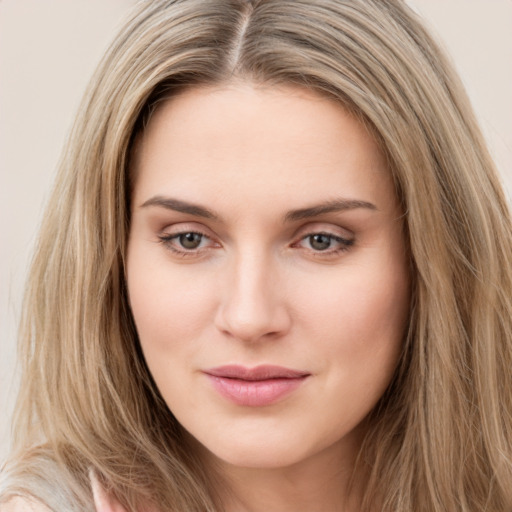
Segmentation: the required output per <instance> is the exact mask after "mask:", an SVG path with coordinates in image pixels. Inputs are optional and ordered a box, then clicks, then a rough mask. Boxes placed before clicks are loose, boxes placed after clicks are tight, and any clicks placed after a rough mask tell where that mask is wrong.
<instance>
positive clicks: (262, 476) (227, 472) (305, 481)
mask: <svg viewBox="0 0 512 512" xmlns="http://www.w3.org/2000/svg"><path fill="white" fill-rule="evenodd" d="M355 447H356V448H357V449H356V448H355ZM359 447H360V443H356V444H354V443H350V445H349V446H347V444H344V443H339V444H338V445H335V446H329V447H328V448H326V449H325V450H323V451H320V452H317V453H315V454H314V455H312V456H310V457H307V458H305V459H303V460H300V461H299V462H296V463H294V464H291V465H287V466H283V467H263V468H262V467H240V466H238V465H237V466H235V465H231V464H229V463H227V462H225V461H221V460H219V459H218V458H216V457H215V456H214V455H213V454H211V453H210V452H208V454H207V455H206V457H207V459H208V461H207V466H208V467H209V469H210V470H211V471H209V473H210V474H214V475H216V478H215V482H213V486H214V487H215V494H216V495H217V497H218V500H219V502H220V504H221V505H222V506H221V507H220V508H221V509H222V510H224V511H225V512H288V511H290V512H292V511H293V512H333V511H334V510H336V511H339V512H360V511H361V501H362V495H363V489H364V485H363V482H364V481H365V480H366V478H365V474H366V470H365V469H363V468H361V469H358V470H357V472H355V470H354V468H355V467H356V459H357V454H358V451H359ZM203 456H205V453H203ZM203 460H205V459H204V458H203Z"/></svg>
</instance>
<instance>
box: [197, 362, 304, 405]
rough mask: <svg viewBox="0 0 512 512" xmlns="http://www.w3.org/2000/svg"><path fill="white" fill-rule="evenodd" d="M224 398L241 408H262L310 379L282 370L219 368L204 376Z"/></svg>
mask: <svg viewBox="0 0 512 512" xmlns="http://www.w3.org/2000/svg"><path fill="white" fill-rule="evenodd" d="M204 373H205V374H206V375H207V376H208V378H209V379H210V382H211V383H212V385H213V387H214V388H215V389H216V391H218V392H219V393H220V394H221V395H222V396H224V397H225V398H227V399H228V400H231V401H232V402H234V403H235V404H237V405H245V406H250V407H262V406H265V405H270V404H273V403H275V402H277V401H279V400H280V399H282V398H284V397H285V396H287V395H289V394H290V393H292V392H293V391H294V390H295V389H297V388H298V387H299V386H300V385H301V384H302V383H303V382H304V381H305V380H306V378H307V377H308V376H309V375H310V374H309V373H307V372H302V371H298V370H292V369H290V368H284V367H282V366H272V365H262V366H257V367H255V368H245V367H244V366H238V365H227V366H219V367H217V368H211V369H209V370H206V371H205V372H204Z"/></svg>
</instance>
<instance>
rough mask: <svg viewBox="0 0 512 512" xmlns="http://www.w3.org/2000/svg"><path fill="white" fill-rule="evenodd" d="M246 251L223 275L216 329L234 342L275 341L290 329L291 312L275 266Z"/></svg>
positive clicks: (263, 258) (254, 252)
mask: <svg viewBox="0 0 512 512" xmlns="http://www.w3.org/2000/svg"><path fill="white" fill-rule="evenodd" d="M269 259H270V258H268V257H266V256H264V255H262V254H261V253H259V254H258V252H256V251H247V253H246V254H245V255H240V256H239V257H238V258H237V260H236V261H235V262H234V264H233V265H231V266H230V268H229V269H228V270H227V272H226V273H224V274H223V276H222V277H223V281H222V284H221V286H220V290H219V292H220V295H221V298H220V304H219V307H218V310H217V314H216V318H215V324H216V327H217V328H218V329H219V330H220V331H222V332H223V333H224V334H227V335H229V336H231V337H233V338H235V339H238V340H240V341H245V342H253V341H258V340H263V339H275V338H278V337H281V336H283V335H284V334H286V333H287V332H288V331H289V329H290V326H291V317H290V311H289V309H288V307H287V301H286V298H285V296H284V293H283V292H284V290H283V287H282V286H281V285H282V282H280V280H279V278H278V275H279V272H278V269H277V268H276V267H277V265H276V264H272V262H271V261H269Z"/></svg>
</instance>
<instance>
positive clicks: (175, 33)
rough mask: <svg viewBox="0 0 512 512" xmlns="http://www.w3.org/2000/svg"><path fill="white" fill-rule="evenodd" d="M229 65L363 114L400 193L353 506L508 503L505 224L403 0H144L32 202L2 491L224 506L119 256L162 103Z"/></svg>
mask: <svg viewBox="0 0 512 512" xmlns="http://www.w3.org/2000/svg"><path fill="white" fill-rule="evenodd" d="M233 78H242V79H245V80H250V81H253V82H256V83H266V84H270V85H279V84H290V83H292V84H295V85H299V86H302V87H306V88H309V89H312V90H314V91H317V92H319V93H320V94H324V95H328V96H329V97H330V98H336V99H337V100H338V101H339V102H341V103H342V104H343V105H344V106H345V107H346V108H347V109H349V110H350V111H352V112H354V113H355V114H356V115H357V116H358V117H359V118H360V119H361V121H362V122H363V123H365V124H366V125H367V126H368V127H369V129H370V130H372V132H373V133H374V134H375V137H376V139H377V140H378V142H379V143H380V145H381V147H382V150H383V151H384V153H385V154H386V156H387V159H388V161H389V168H390V172H391V173H392V175H393V177H394V180H395V184H396V190H397V195H398V197H399V199H400V201H401V203H402V207H403V211H404V212H405V214H404V217H405V224H406V230H407V236H408V246H409V250H410V255H411V273H412V275H413V296H412V303H411V318H410V325H409V331H408V336H407V339H406V341H405V344H404V349H403V354H402V359H401V364H400V365H399V368H398V370H397V372H396V375H395V377H394V379H393V382H392V384H391V385H390V387H389V389H388V391H387V392H386V394H385V396H384V397H382V399H381V401H380V402H379V404H378V406H377V407H376V409H375V410H374V411H373V412H372V414H371V422H370V423H371V429H370V431H369V434H368V436H367V438H366V439H365V441H364V443H363V446H362V449H361V454H360V462H363V463H364V464H367V465H368V466H369V467H370V468H371V469H370V477H369V480H368V482H367V488H366V494H365V502H364V507H363V508H365V509H366V508H370V507H371V506H375V504H378V506H379V508H380V509H382V510H383V511H393V512H410V511H412V510H413V511H415V512H441V511H445V510H450V511H460V512H469V511H472V512H475V511H479V512H480V511H484V510H488V511H493V512H508V511H510V510H512V371H511V368H512V227H511V221H510V214H509V212H508V208H507V204H506V201H505V199H504V196H503V193H502V190H501V188H500V184H499V180H498V178H497V174H496V172H495V169H494V166H493V163H492V161H491V158H490V157H489V154H488V152H487V149H486V147H485V144H484V142H483V138H482V136H481V133H480V131H479V129H478V127H477V124H476V122H475V119H474V115H473V112H472V110H471V107H470V105H469V102H468V100H467V98H466V95H465V93H464V91H463V88H462V86H461V84H460V81H459V79H458V78H457V76H456V74H455V73H454V71H453V70H452V68H451V66H450V65H449V63H448V62H447V59H446V58H445V56H444V55H443V54H442V52H441V51H440V50H439V48H438V47H437V45H436V44H435V42H434V41H433V40H432V39H431V37H430V36H429V35H428V34H427V33H426V31H425V29H424V28H423V26H422V25H421V23H420V21H419V20H418V19H417V17H416V15H415V14H414V13H413V12H412V11H411V10H410V9H409V8H407V6H406V5H405V4H404V3H403V2H402V1H400V0H314V1H311V0H254V1H252V2H250V1H247V0H174V1H171V0H165V1H164V0H152V1H144V2H141V3H140V4H139V5H138V7H137V8H136V10H135V12H134V14H133V16H132V17H131V19H130V20H129V21H128V22H127V23H126V25H125V27H124V29H123V30H122V31H121V33H120V34H119V35H118V37H117V38H116V40H115V42H114V44H113V45H112V47H111V49H110V51H109V52H108V54H107V55H106V57H105V58H104V60H103V62H102V63H101V65H100V67H99V69H98V71H97V73H96V75H95V77H94V78H93V80H92V82H91V85H90V87H89V89H88V93H87V95H86V98H85V99H84V103H83V107H82V109H81V110H80V113H79V116H78V119H77V121H76V124H75V126H74V129H73V132H72V134H71V137H70V139H69V142H68V144H67V147H66V150H65V152H64V154H63V157H62V159H61V163H60V172H59V175H58V178H57V182H56V186H55V189H54V192H53V195H52V196H51V198H50V201H49V204H48V208H47V212H46V215H45V218H44V222H43V226H42V230H41V235H40V239H39V244H38V249H37V253H36V254H35V257H34V261H33V265H32V270H31V274H30V278H29V281H28V288H27V293H26V301H25V306H24V316H23V319H22V329H21V333H20V344H21V345H20V353H21V359H22V364H23V377H22V380H21V391H20V395H19V400H18V404H17V412H16V417H15V423H14V433H15V436H16V437H15V442H14V448H13V452H12V457H11V459H10V462H9V463H8V464H7V465H6V467H5V468H4V471H3V475H4V479H5V482H6V483H5V484H4V488H3V494H2V497H3V499H5V498H7V497H8V496H10V495H13V494H26V495H31V496H34V497H36V498H37V499H39V500H41V501H42V502H43V503H46V504H47V505H48V506H50V508H52V509H53V510H59V511H60V510H62V511H64V510H66V511H77V512H78V511H85V510H91V509H92V502H91V491H90V488H89V483H88V476H87V474H88V470H89V469H90V468H94V470H95V472H96V473H97V474H98V475H99V477H100V479H101V480H102V482H103V484H104V485H105V487H107V488H108V489H109V490H110V491H111V492H113V493H114V494H115V495H116V496H117V497H118V498H119V500H120V501H121V503H122V504H123V505H125V506H126V507H127V508H128V509H129V510H131V511H135V510H136V509H137V507H138V506H140V504H141V503H143V502H144V500H148V499H150V500H153V501H155V502H156V503H158V504H159V506H160V507H161V508H162V510H179V511H187V512H188V511H190V512H193V511H197V512H199V511H214V510H219V508H220V505H219V503H218V500H217V497H216V495H215V492H214V490H213V489H214V486H212V485H211V479H212V475H206V474H204V472H203V470H202V468H201V465H200V464H199V462H198V461H197V460H195V458H194V455H193V454H192V453H190V452H188V451H187V450H185V449H184V443H183V441H182V432H181V429H180V427H179V425H178V424H177V422H176V420H175V419H174V417H173V415H172V412H170V411H169V410H168V408H167V406H166V405H165V403H164V402H163V400H162V399H161V397H160V395H159V393H158V391H157V390H156V387H155V385H154V383H153V381H152V378H151V375H150V373H149V371H148V369H147V367H146V365H145V362H144V360H143V357H142V355H141V351H140V348H139V345H138V341H137V334H136V331H135V328H134V325H133V321H132V317H131V313H130V309H129V306H128V302H127V298H126V290H125V280H124V254H125V245H126V240H127V232H128V228H129V188H130V179H129V172H128V167H129V157H130V149H131V147H132V143H133V139H134V137H135V134H136V133H139V132H140V131H141V130H143V129H144V126H145V123H146V122H147V120H148V118H149V116H150V115H151V112H152V111H153V110H154V109H155V108H157V107H158V103H159V101H161V100H163V99H165V98H168V97H170V96H172V95H173V94H174V93H175V92H176V91H178V90H181V89H183V88H188V87H194V86H196V85H204V84H218V83H223V82H226V81H229V80H231V79H233Z"/></svg>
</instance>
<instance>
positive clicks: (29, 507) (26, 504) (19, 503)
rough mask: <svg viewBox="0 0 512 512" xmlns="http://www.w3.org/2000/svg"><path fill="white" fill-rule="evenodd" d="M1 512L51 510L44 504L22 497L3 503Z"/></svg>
mask: <svg viewBox="0 0 512 512" xmlns="http://www.w3.org/2000/svg"><path fill="white" fill-rule="evenodd" d="M0 512H50V509H49V508H48V507H45V506H44V505H43V504H42V503H37V502H35V501H33V500H29V499H27V498H21V497H20V498H12V499H10V500H9V501H7V502H6V503H1V504H0Z"/></svg>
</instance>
